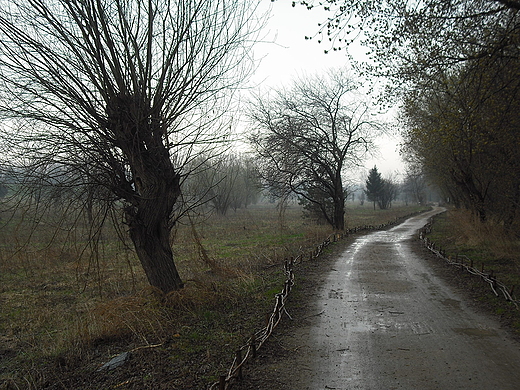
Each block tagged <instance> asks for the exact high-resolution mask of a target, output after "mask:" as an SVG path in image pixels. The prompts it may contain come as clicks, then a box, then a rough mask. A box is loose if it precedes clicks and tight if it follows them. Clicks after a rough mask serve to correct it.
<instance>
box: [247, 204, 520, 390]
mask: <svg viewBox="0 0 520 390" xmlns="http://www.w3.org/2000/svg"><path fill="white" fill-rule="evenodd" d="M440 211H442V209H440V208H437V209H435V210H433V211H432V212H429V213H427V214H422V215H420V216H418V217H414V218H411V219H409V220H407V221H406V222H405V223H403V224H401V225H399V226H397V227H395V228H393V229H391V230H388V231H383V232H376V233H373V234H369V235H366V236H363V237H360V238H358V239H357V240H356V241H355V242H354V243H353V244H352V245H351V246H349V247H348V249H347V250H346V251H345V252H343V253H342V254H341V255H340V256H339V258H338V259H337V260H336V261H335V262H334V263H333V265H332V269H331V270H330V272H328V274H327V275H326V276H325V277H324V280H323V283H321V286H320V287H319V288H317V289H316V290H315V296H314V297H310V301H311V302H310V303H309V305H310V306H309V308H308V310H307V313H314V314H311V315H307V316H306V318H305V319H300V320H299V323H298V325H297V326H295V327H293V329H291V331H290V334H286V335H285V336H284V337H283V338H281V339H280V340H279V343H280V344H283V345H282V346H283V351H284V353H281V356H279V358H278V361H276V362H273V363H268V364H264V365H263V370H264V373H263V375H268V378H266V382H264V383H263V384H261V385H259V384H258V382H256V383H255V381H254V380H253V381H252V382H251V383H250V384H249V385H247V384H244V385H245V386H246V387H247V388H249V389H253V388H263V389H275V388H276V389H278V388H284V389H299V390H303V389H309V390H325V389H338V390H339V389H341V390H347V389H348V390H353V389H364V390H379V389H385V390H389V389H407V390H412V389H413V390H415V389H420V390H433V389H439V390H447V389H449V390H454V389H472V390H480V389H482V390H483V389H486V390H489V389H493V390H509V389H511V390H512V389H520V346H519V344H518V343H517V342H516V341H514V340H513V339H511V338H510V337H509V335H508V334H507V332H506V331H504V330H502V329H501V327H500V324H499V323H498V322H496V321H495V320H493V319H491V318H490V317H488V316H486V315H484V314H482V313H479V312H477V311H475V310H474V309H473V308H472V307H471V306H469V305H467V304H466V303H464V301H463V300H462V298H461V296H460V295H459V294H458V292H457V291H456V290H454V289H453V288H451V287H449V286H448V285H447V284H446V283H445V282H444V281H443V280H442V279H441V278H440V277H439V276H438V275H437V274H436V272H434V270H433V269H432V268H431V267H429V266H428V264H427V262H426V261H425V260H424V259H422V258H421V256H420V255H418V254H417V253H416V252H414V251H413V250H412V248H411V241H410V238H411V237H412V236H413V235H414V234H415V232H416V231H417V230H418V229H419V228H421V227H422V226H423V225H424V224H425V223H426V221H427V219H428V218H429V217H430V216H431V215H433V214H435V213H437V212H440ZM275 359H276V358H275ZM256 375H257V376H258V375H259V374H258V373H257V374H256ZM248 386H249V387H248ZM256 386H258V387H256ZM246 387H242V386H241V387H240V388H246Z"/></svg>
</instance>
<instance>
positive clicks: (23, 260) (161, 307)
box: [0, 204, 421, 389]
mask: <svg viewBox="0 0 520 390" xmlns="http://www.w3.org/2000/svg"><path fill="white" fill-rule="evenodd" d="M420 209H421V208H420V207H418V206H408V207H406V206H399V205H396V206H394V207H393V208H392V209H390V210H373V208H372V205H369V204H367V205H365V206H363V207H362V206H358V205H354V204H353V205H351V206H350V207H349V208H348V210H347V221H348V222H347V223H348V227H355V226H362V225H377V224H381V223H385V222H388V221H393V220H395V219H396V218H397V217H402V216H404V215H408V214H411V213H414V212H417V211H419V210H420ZM4 222H5V223H4V225H3V227H2V229H1V230H0V249H1V251H0V307H1V310H0V388H1V389H4V388H5V389H8V388H31V389H36V388H46V387H45V386H43V385H42V383H47V382H49V381H51V382H52V379H49V376H50V377H51V378H52V377H53V376H52V375H54V374H51V373H49V370H50V371H52V367H54V365H55V364H58V363H56V362H61V363H59V365H60V367H61V368H60V369H65V368H63V367H67V370H68V369H70V370H72V371H74V370H76V369H77V368H78V367H79V366H80V365H81V364H87V363H85V362H86V361H88V360H89V359H95V357H96V356H97V355H96V353H97V354H99V353H101V352H100V348H101V346H102V349H103V353H104V354H105V355H106V354H109V353H110V351H112V352H116V351H120V350H121V349H122V350H125V349H129V348H131V347H135V346H151V345H158V344H161V345H162V344H164V343H166V342H172V340H173V341H174V342H175V348H173V349H172V348H170V349H169V350H168V351H169V352H168V353H169V356H170V355H171V358H172V359H173V360H175V362H183V361H185V360H188V361H189V360H190V359H192V358H193V356H199V355H200V354H202V355H204V356H206V355H207V356H212V357H213V359H212V361H216V363H215V362H214V364H216V366H215V367H213V366H211V367H212V369H211V370H208V372H207V373H204V374H203V375H202V374H201V375H200V378H199V379H198V380H211V379H212V378H213V377H212V375H214V372H215V370H216V369H217V368H221V367H220V366H219V364H220V365H222V364H227V361H226V362H223V361H222V359H221V358H219V356H220V354H221V353H224V354H225V353H228V352H227V349H231V350H232V348H233V346H234V345H238V343H240V342H241V341H243V339H244V337H246V336H248V335H249V334H251V332H252V330H254V329H255V328H256V329H257V328H258V327H259V326H261V325H262V323H263V321H264V319H265V318H264V317H265V316H264V313H267V312H268V311H269V310H270V306H271V305H272V302H273V296H274V294H275V293H277V292H279V290H280V288H281V286H282V284H281V283H282V282H283V279H282V278H283V275H282V269H281V267H280V266H279V264H281V262H282V261H283V259H284V258H286V257H289V256H297V255H298V254H300V253H302V252H305V251H307V250H308V249H309V248H312V247H313V246H315V245H316V244H318V243H320V242H321V241H322V240H323V239H324V238H325V237H327V235H328V234H330V233H331V230H330V228H329V227H328V226H324V225H322V226H317V225H315V224H314V223H312V221H309V220H305V219H302V212H301V209H300V208H299V207H298V206H297V205H293V206H289V207H288V208H287V209H285V210H284V211H283V212H282V213H280V212H279V210H277V209H276V207H275V206H274V205H258V206H253V207H250V208H248V209H244V210H238V211H237V212H236V213H233V212H230V213H229V214H228V215H226V216H218V215H212V216H207V215H206V216H201V217H199V218H193V219H192V220H191V222H190V221H184V224H179V225H178V226H177V227H176V229H175V231H174V232H173V237H172V240H173V248H174V255H175V259H176V263H177V265H178V268H179V271H180V274H181V277H182V278H183V280H184V281H185V282H186V287H185V288H184V289H183V290H181V291H179V292H175V293H172V294H170V295H168V296H166V297H164V296H160V295H159V294H157V293H156V292H155V291H153V290H152V289H151V288H149V287H148V284H147V282H146V278H145V276H144V273H143V272H142V270H141V267H140V265H139V263H138V261H137V259H136V257H135V255H134V253H133V251H132V250H131V249H130V248H129V247H128V245H127V244H126V245H125V244H124V243H121V242H120V241H119V240H118V239H117V235H116V234H115V233H114V232H111V231H110V230H108V231H107V232H104V233H103V235H102V237H101V239H100V241H99V244H98V246H97V248H95V249H96V250H93V248H92V247H89V246H88V245H86V243H85V241H84V239H83V241H82V238H81V232H79V229H76V230H74V229H70V228H66V226H65V225H66V224H63V223H61V225H60V226H58V229H56V227H57V224H56V223H54V222H52V221H50V220H49V221H40V224H39V225H38V226H36V227H35V226H29V225H27V224H26V223H23V222H22V221H21V220H18V221H16V220H7V221H5V220H4ZM107 348H108V349H107ZM111 348H112V349H111ZM224 349H226V351H222V350H224ZM226 356H227V355H226ZM224 360H225V359H224ZM80 361H81V362H82V363H79V362H80ZM54 380H56V379H54ZM46 381H47V382H46ZM2 383H3V384H2ZM2 386H3V387H2ZM9 386H11V387H9ZM49 388H52V387H49ZM93 388H95V387H93ZM179 388H182V387H179Z"/></svg>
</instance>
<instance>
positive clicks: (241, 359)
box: [209, 213, 418, 390]
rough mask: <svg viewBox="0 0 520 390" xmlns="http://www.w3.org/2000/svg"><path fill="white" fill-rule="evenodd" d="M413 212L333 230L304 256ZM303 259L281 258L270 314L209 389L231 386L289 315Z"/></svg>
mask: <svg viewBox="0 0 520 390" xmlns="http://www.w3.org/2000/svg"><path fill="white" fill-rule="evenodd" d="M416 214H418V213H412V214H409V215H407V216H404V217H400V218H396V219H394V220H393V221H390V222H388V223H384V224H381V225H364V226H361V227H355V228H352V229H346V230H345V232H343V233H333V234H331V235H329V236H328V237H327V238H326V239H325V240H324V241H323V242H322V243H321V244H319V245H317V246H316V247H315V248H314V250H312V251H310V252H309V253H308V256H307V257H306V258H308V259H309V260H313V259H316V258H318V257H319V256H320V255H321V254H322V253H323V250H324V249H325V248H326V247H327V246H329V245H330V244H331V243H332V242H337V241H339V240H341V239H343V238H344V237H347V236H349V235H351V234H355V233H363V232H369V231H374V230H383V229H386V228H388V227H390V226H393V225H396V224H398V223H400V222H401V221H403V220H405V219H408V218H410V217H411V216H413V215H416ZM304 259H305V258H304V256H303V253H302V254H300V255H298V256H297V257H296V258H293V257H291V258H290V259H286V260H285V262H284V273H285V282H284V287H283V289H282V291H281V292H279V293H278V294H276V295H275V305H274V308H273V310H272V312H271V314H270V315H269V318H268V320H267V324H266V326H265V327H264V328H262V329H260V330H259V331H257V332H255V333H254V334H253V335H252V336H251V337H250V338H249V339H248V340H247V342H246V344H244V345H243V346H242V347H240V348H239V349H238V350H237V351H236V353H235V356H234V359H233V363H232V364H231V367H230V368H229V370H228V373H227V375H221V376H220V378H219V381H218V382H215V383H213V384H211V385H210V387H209V390H216V389H218V390H227V389H229V388H230V387H231V386H232V384H233V382H234V381H236V380H241V379H242V374H243V372H242V370H243V367H244V365H245V364H246V363H247V361H248V360H250V359H252V358H255V357H256V353H257V351H258V350H259V349H260V348H261V347H262V345H264V343H265V342H266V341H267V339H268V338H269V336H271V334H272V333H273V331H274V329H275V328H276V326H277V325H278V324H279V323H280V321H281V319H282V316H283V314H284V313H285V314H286V315H287V316H288V317H289V318H291V317H290V315H289V313H288V312H287V310H286V308H285V304H286V301H287V298H288V296H289V293H290V292H291V289H292V287H293V286H294V265H295V264H298V263H301V262H302V261H303V260H304Z"/></svg>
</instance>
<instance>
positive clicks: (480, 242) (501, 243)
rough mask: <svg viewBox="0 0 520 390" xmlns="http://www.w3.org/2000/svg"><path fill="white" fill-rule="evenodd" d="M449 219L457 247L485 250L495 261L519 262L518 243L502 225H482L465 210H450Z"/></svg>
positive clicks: (519, 248)
mask: <svg viewBox="0 0 520 390" xmlns="http://www.w3.org/2000/svg"><path fill="white" fill-rule="evenodd" d="M449 218H450V221H451V223H453V224H454V230H455V231H456V232H457V233H456V236H455V242H456V244H457V245H458V246H463V247H479V248H485V250H486V251H487V252H488V253H489V254H490V255H491V256H492V257H494V258H495V259H516V260H520V259H519V255H518V254H519V253H520V242H519V241H518V240H517V239H516V237H514V236H513V235H511V234H510V233H509V232H508V231H507V230H506V229H505V228H504V226H503V225H501V224H498V223H495V222H494V221H487V222H485V223H483V222H481V221H480V220H479V219H478V217H477V216H475V215H473V214H472V213H470V212H468V211H466V210H451V211H450V216H449Z"/></svg>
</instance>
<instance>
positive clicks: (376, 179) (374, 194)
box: [365, 166, 384, 210]
mask: <svg viewBox="0 0 520 390" xmlns="http://www.w3.org/2000/svg"><path fill="white" fill-rule="evenodd" d="M365 184H366V190H365V194H366V195H367V199H368V200H369V201H371V202H374V210H375V209H376V202H379V200H380V199H381V196H382V195H383V191H384V181H383V178H382V177H381V174H380V173H379V172H378V170H377V167H376V166H374V168H372V169H371V170H370V171H369V172H368V179H367V181H366V183H365Z"/></svg>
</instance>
